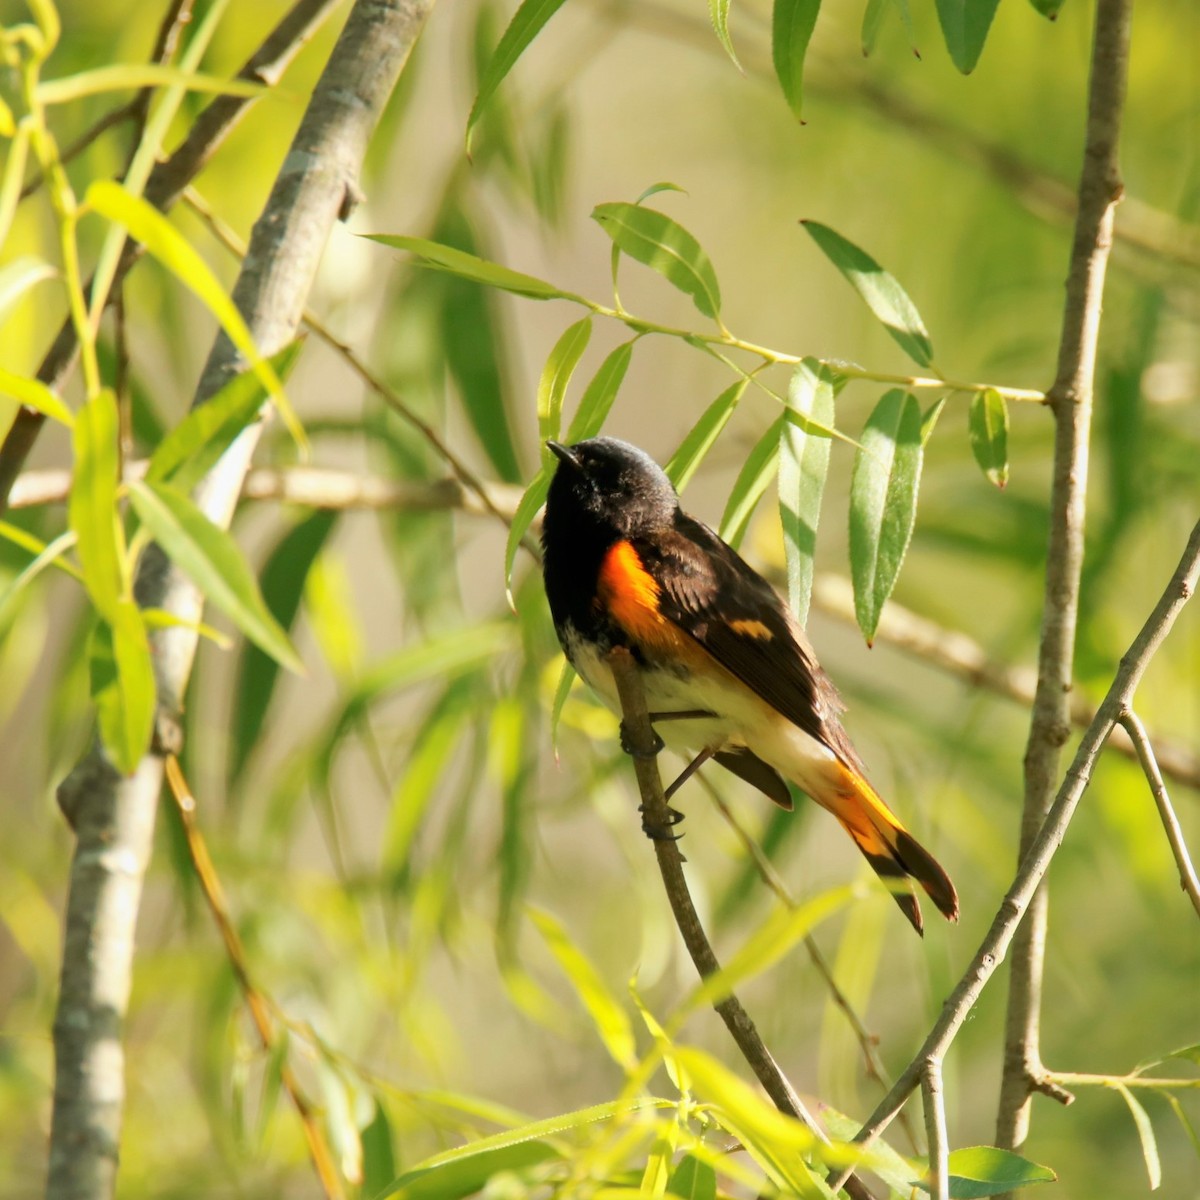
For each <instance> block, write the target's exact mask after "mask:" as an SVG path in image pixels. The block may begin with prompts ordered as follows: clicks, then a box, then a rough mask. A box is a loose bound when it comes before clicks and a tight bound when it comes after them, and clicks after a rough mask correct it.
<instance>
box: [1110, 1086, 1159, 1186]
mask: <svg viewBox="0 0 1200 1200" xmlns="http://www.w3.org/2000/svg"><path fill="white" fill-rule="evenodd" d="M1114 1086H1115V1087H1116V1090H1117V1091H1118V1092H1120V1093H1121V1099H1122V1100H1124V1101H1125V1103H1126V1105H1128V1107H1129V1115H1130V1116H1131V1117H1133V1123H1134V1125H1135V1126H1136V1127H1137V1133H1138V1138H1139V1140H1140V1141H1141V1143H1142V1158H1143V1159H1145V1161H1146V1174H1147V1176H1148V1177H1149V1179H1150V1190H1151V1191H1152V1192H1153V1191H1157V1189H1158V1188H1159V1186H1160V1185H1161V1184H1162V1163H1161V1162H1160V1160H1159V1157H1158V1141H1157V1139H1156V1138H1155V1136H1154V1126H1153V1125H1152V1124H1151V1123H1150V1115H1149V1113H1147V1112H1146V1110H1145V1109H1144V1108H1143V1107H1142V1105H1141V1102H1140V1101H1139V1100H1138V1099H1137V1098H1136V1097H1135V1096H1134V1094H1133V1092H1131V1091H1130V1090H1129V1088H1127V1087H1125V1086H1124V1084H1114Z"/></svg>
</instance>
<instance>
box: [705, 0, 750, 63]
mask: <svg viewBox="0 0 1200 1200" xmlns="http://www.w3.org/2000/svg"><path fill="white" fill-rule="evenodd" d="M730 4H731V0H708V18H709V20H710V21H712V27H713V32H714V33H715V34H716V35H717V40H718V41H719V42H720V43H721V45H722V46H723V47H724V49H725V53H726V54H728V55H729V60H730V62H732V63H733V65H734V66H735V67H737V69H738V70H739V71H740V70H741V69H742V64H741V63H740V62H738V56H737V51H735V50H734V48H733V40H732V39H731V38H730V36H729V8H730Z"/></svg>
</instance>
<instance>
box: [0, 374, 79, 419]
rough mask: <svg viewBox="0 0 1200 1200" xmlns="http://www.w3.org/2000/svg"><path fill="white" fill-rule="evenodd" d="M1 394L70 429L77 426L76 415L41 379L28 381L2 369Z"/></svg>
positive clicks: (21, 376)
mask: <svg viewBox="0 0 1200 1200" xmlns="http://www.w3.org/2000/svg"><path fill="white" fill-rule="evenodd" d="M0 394H2V395H5V396H12V397H13V399H14V400H19V401H20V402H21V403H22V404H24V405H25V406H26V407H27V408H32V409H35V410H36V411H37V412H40V413H41V414H42V415H43V416H45V417H49V418H50V419H51V420H54V421H58V422H59V424H61V425H65V426H66V427H67V428H68V429H70V428H71V427H72V426H73V425H74V424H75V415H74V414H73V413H72V412H71V410H70V409H69V408H68V407H67V406H66V404H65V403H64V401H63V400H62V399H61V398H60V397H59V396H57V395H55V393H54V392H52V391H51V390H50V389H49V388H48V387H47V386H46V385H45V384H44V383H42V381H41V380H40V379H28V378H26V377H25V376H24V375H14V374H13V373H12V372H11V371H6V370H5V369H4V368H3V367H0Z"/></svg>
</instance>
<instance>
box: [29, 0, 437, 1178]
mask: <svg viewBox="0 0 1200 1200" xmlns="http://www.w3.org/2000/svg"><path fill="white" fill-rule="evenodd" d="M431 5H432V0H424V2H423V3H422V2H418V0H412V2H409V3H405V2H403V0H394V2H392V3H386V2H383V0H358V2H357V3H356V4H355V5H354V8H353V9H352V11H351V13H350V15H349V17H348V18H347V21H346V24H345V26H344V28H343V29H342V31H341V34H340V36H339V38H338V41H337V43H336V45H335V46H334V48H333V51H332V54H331V55H330V59H329V62H328V64H327V65H326V67H325V70H324V72H323V73H322V75H321V78H320V80H319V81H318V82H317V85H316V87H315V88H314V90H313V93H312V97H311V100H310V102H309V104H308V107H307V109H306V111H305V114H304V117H303V119H302V120H301V122H300V127H299V129H298V130H297V132H296V136H295V138H294V139H293V142H292V146H291V148H290V151H289V153H288V155H287V157H286V158H285V159H284V163H283V167H282V168H281V170H280V174H279V176H278V178H277V179H276V181H275V185H274V187H273V188H272V191H271V195H270V197H269V199H268V200H267V203H266V206H265V208H264V210H263V213H262V215H261V216H260V218H259V220H258V221H257V222H256V224H255V227H254V233H253V236H252V238H251V246H250V253H249V255H248V257H247V262H246V266H245V268H244V269H243V271H242V272H241V274H240V275H239V277H238V282H237V285H236V286H235V288H234V292H233V298H234V301H235V303H236V304H237V306H238V308H239V310H240V311H241V313H242V315H243V318H244V319H245V321H246V323H247V325H248V326H249V328H250V330H251V332H252V333H253V335H254V338H255V342H256V344H257V346H258V348H259V350H260V352H261V353H263V354H264V355H269V354H272V353H274V352H275V351H276V350H278V349H280V348H281V347H283V346H284V345H286V344H287V343H288V342H290V341H291V340H292V338H293V336H294V334H295V330H296V325H297V323H298V322H299V319H300V313H301V311H302V310H303V307H304V301H305V298H306V296H307V294H308V291H309V289H310V287H311V284H312V280H313V278H314V277H315V274H316V270H317V266H318V263H319V261H320V258H321V254H322V252H323V250H324V247H325V244H326V242H327V240H328V237H329V234H330V231H331V230H332V228H333V225H334V223H335V221H336V220H337V219H338V218H339V216H341V215H343V214H344V213H345V212H346V211H347V207H348V201H349V200H350V198H352V197H354V196H356V195H357V194H358V186H357V178H358V172H359V170H360V168H361V164H362V160H363V157H364V155H365V153H366V148H367V142H368V139H369V136H370V134H371V132H372V130H373V129H374V127H375V124H376V122H377V120H378V118H379V115H380V113H381V111H382V109H383V105H384V103H385V102H386V100H387V97H388V96H389V95H390V93H391V90H392V88H393V86H394V84H395V82H396V79H397V78H398V77H399V74H400V71H401V70H402V68H403V66H404V63H405V61H406V60H407V58H408V54H409V52H410V50H411V49H412V47H413V44H414V43H415V41H416V38H417V36H418V34H419V33H420V30H421V27H422V25H423V23H424V19H425V16H426V15H427V13H428V10H429V8H430V7H431ZM242 366H243V364H242V363H241V362H240V361H239V358H238V355H237V353H236V351H235V350H234V348H233V346H232V345H231V344H230V343H229V341H228V339H226V338H225V337H224V336H223V335H222V336H219V337H218V339H217V342H216V344H215V345H214V347H213V350H212V353H211V354H210V355H209V359H208V364H207V366H206V368H205V371H204V374H203V376H202V378H201V381H200V384H199V387H198V389H197V394H196V399H195V402H196V403H202V402H203V401H204V400H205V399H207V398H208V397H209V396H211V395H213V394H214V393H215V392H216V391H217V390H218V389H219V388H220V386H221V385H222V383H223V382H224V381H225V379H227V378H228V377H230V376H232V375H233V374H235V373H236V372H237V371H238V370H239V369H240V368H241V367H242ZM261 428H262V424H261V422H256V423H255V424H253V425H252V426H250V427H249V428H247V429H246V430H245V431H243V433H242V434H241V435H240V436H239V437H238V438H237V439H236V440H235V441H234V443H233V444H232V445H231V446H230V448H229V449H228V450H227V451H226V453H225V454H224V456H223V457H222V458H221V460H220V461H219V462H218V463H217V464H216V465H215V466H214V467H213V469H212V470H211V471H210V473H209V474H208V475H207V476H206V477H205V479H204V480H203V481H202V482H201V484H200V485H199V486H198V488H197V490H196V495H195V500H196V503H197V505H198V506H199V507H200V509H201V510H202V511H203V512H204V513H205V515H206V516H207V517H208V518H209V519H210V520H211V521H213V523H214V524H217V525H219V526H221V527H222V528H225V527H228V525H229V522H230V518H231V516H232V513H233V509H234V506H235V504H236V502H237V497H238V495H239V493H240V492H241V488H242V482H243V479H244V477H245V474H246V470H247V468H248V466H249V461H250V455H251V453H252V451H253V449H254V446H255V444H256V442H257V439H258V437H259V434H260V431H261ZM135 592H136V595H137V597H138V600H139V602H140V603H141V604H143V605H144V606H146V607H153V608H161V609H164V610H166V611H167V612H169V613H170V614H172V615H173V616H175V617H176V618H178V619H179V620H180V621H182V622H183V627H176V628H167V629H160V630H156V631H155V632H154V634H153V635H152V641H153V645H152V649H153V659H154V664H155V673H156V681H157V684H158V697H159V705H160V712H162V713H163V714H164V716H163V719H161V720H160V722H159V728H158V734H157V738H156V742H155V746H154V750H153V752H152V753H149V754H147V755H146V757H145V758H144V759H143V760H142V762H141V763H140V764H139V766H138V768H137V770H136V771H135V772H134V774H133V775H131V776H130V777H128V778H123V777H121V776H120V775H119V774H118V773H117V772H116V771H115V770H114V769H113V767H112V766H111V765H110V764H109V763H108V761H107V759H106V758H105V756H104V753H103V751H102V749H101V748H100V746H99V745H98V744H93V747H92V749H91V751H90V752H89V753H88V754H87V755H86V756H85V757H84V759H83V760H82V762H81V763H80V764H79V766H77V767H76V769H75V770H74V771H73V772H72V773H71V775H70V776H69V777H68V778H67V779H66V781H65V782H64V783H63V784H62V786H61V788H60V791H59V798H60V804H61V805H62V807H63V810H64V812H65V813H66V814H67V816H68V819H69V820H70V821H71V823H72V825H73V826H74V827H75V829H76V832H77V837H78V840H77V844H76V850H75V857H74V861H73V863H72V870H71V879H70V889H69V894H68V899H67V915H66V920H65V930H66V932H65V947H64V954H63V970H62V986H61V991H60V996H59V1004H58V1010H57V1014H56V1017H55V1025H54V1043H55V1056H56V1075H55V1095H54V1111H53V1117H52V1124H51V1140H50V1175H49V1185H48V1193H49V1195H50V1196H51V1197H53V1198H54V1200H67V1198H69V1200H76V1198H78V1200H84V1198H87V1200H107V1198H108V1197H110V1196H111V1195H112V1194H113V1190H114V1186H115V1182H116V1171H117V1147H118V1142H119V1137H120V1127H121V1113H122V1106H123V1093H124V1056H123V1050H122V1046H121V1026H122V1023H123V1018H124V1014H125V1008H126V1002H127V1000H128V995H129V981H130V977H131V970H132V956H133V931H134V927H135V924H136V920H137V912H138V905H139V902H140V898H141V886H142V879H143V876H144V873H145V867H146V862H147V860H148V858H149V852H150V845H151V839H152V835H153V828H154V815H155V810H156V806H157V800H158V795H159V791H160V790H161V786H162V778H163V755H164V754H165V753H170V752H173V751H174V750H175V749H176V748H177V746H178V743H179V741H180V733H179V730H178V727H177V726H176V725H175V724H174V723H173V722H172V721H171V720H170V719H169V718H170V714H171V713H172V712H174V711H176V710H177V708H178V705H179V703H180V698H181V697H182V695H183V693H184V690H185V688H186V686H187V681H188V676H189V674H190V671H191V666H192V660H193V657H194V654H195V649H196V641H197V635H196V633H195V632H194V631H195V628H196V624H197V621H198V618H199V617H200V615H201V612H202V607H203V606H202V598H201V596H200V594H199V592H197V591H196V589H195V587H194V586H193V585H192V584H191V582H190V581H189V580H187V579H186V578H185V577H184V576H182V575H181V574H180V573H179V572H177V571H175V570H173V569H172V567H171V564H170V563H169V562H168V561H167V560H166V558H165V557H164V555H163V554H162V553H161V551H157V550H156V549H155V548H153V547H152V548H150V549H148V550H147V551H146V553H145V554H144V555H143V556H142V559H141V562H140V564H139V568H138V577H137V583H136V587H135Z"/></svg>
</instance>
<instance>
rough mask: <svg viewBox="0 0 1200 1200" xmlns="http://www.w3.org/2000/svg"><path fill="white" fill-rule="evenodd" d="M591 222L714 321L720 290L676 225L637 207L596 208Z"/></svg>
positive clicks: (701, 257)
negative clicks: (688, 298) (683, 294)
mask: <svg viewBox="0 0 1200 1200" xmlns="http://www.w3.org/2000/svg"><path fill="white" fill-rule="evenodd" d="M592 220H594V221H595V222H596V223H597V224H598V225H599V226H600V228H601V229H603V230H604V232H605V233H607V234H608V236H609V237H610V238H612V240H613V244H614V245H616V246H617V248H618V249H619V250H620V251H621V252H622V253H623V254H628V255H629V257H630V258H633V259H636V260H637V261H638V262H640V263H644V264H645V265H646V266H648V267H652V268H653V269H654V270H655V271H657V272H658V273H659V274H660V275H662V276H663V278H664V279H666V280H668V281H669V282H670V283H672V284H674V285H675V287H677V288H678V289H679V290H680V291H681V292H684V293H685V294H686V295H688V296H690V297H691V298H692V302H693V303H694V304H695V305H696V307H697V308H698V309H699V310H700V311H701V312H702V313H703V314H704V315H705V316H706V317H712V318H714V319H717V317H718V314H719V312H720V309H721V289H720V287H719V285H718V284H717V273H716V271H715V270H714V269H713V265H712V263H711V262H710V261H709V258H708V255H707V254H705V253H704V250H703V248H702V247H701V245H700V243H699V242H698V241H696V239H695V238H694V237H693V236H692V235H691V234H690V233H688V231H687V230H686V229H684V227H683V226H682V225H680V224H679V222H678V221H675V220H673V219H672V218H671V217H668V216H667V215H666V213H661V212H659V211H658V210H657V209H653V208H646V207H645V206H644V205H641V204H624V203H621V202H613V203H610V204H598V205H596V207H595V208H594V209H593V210H592Z"/></svg>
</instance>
